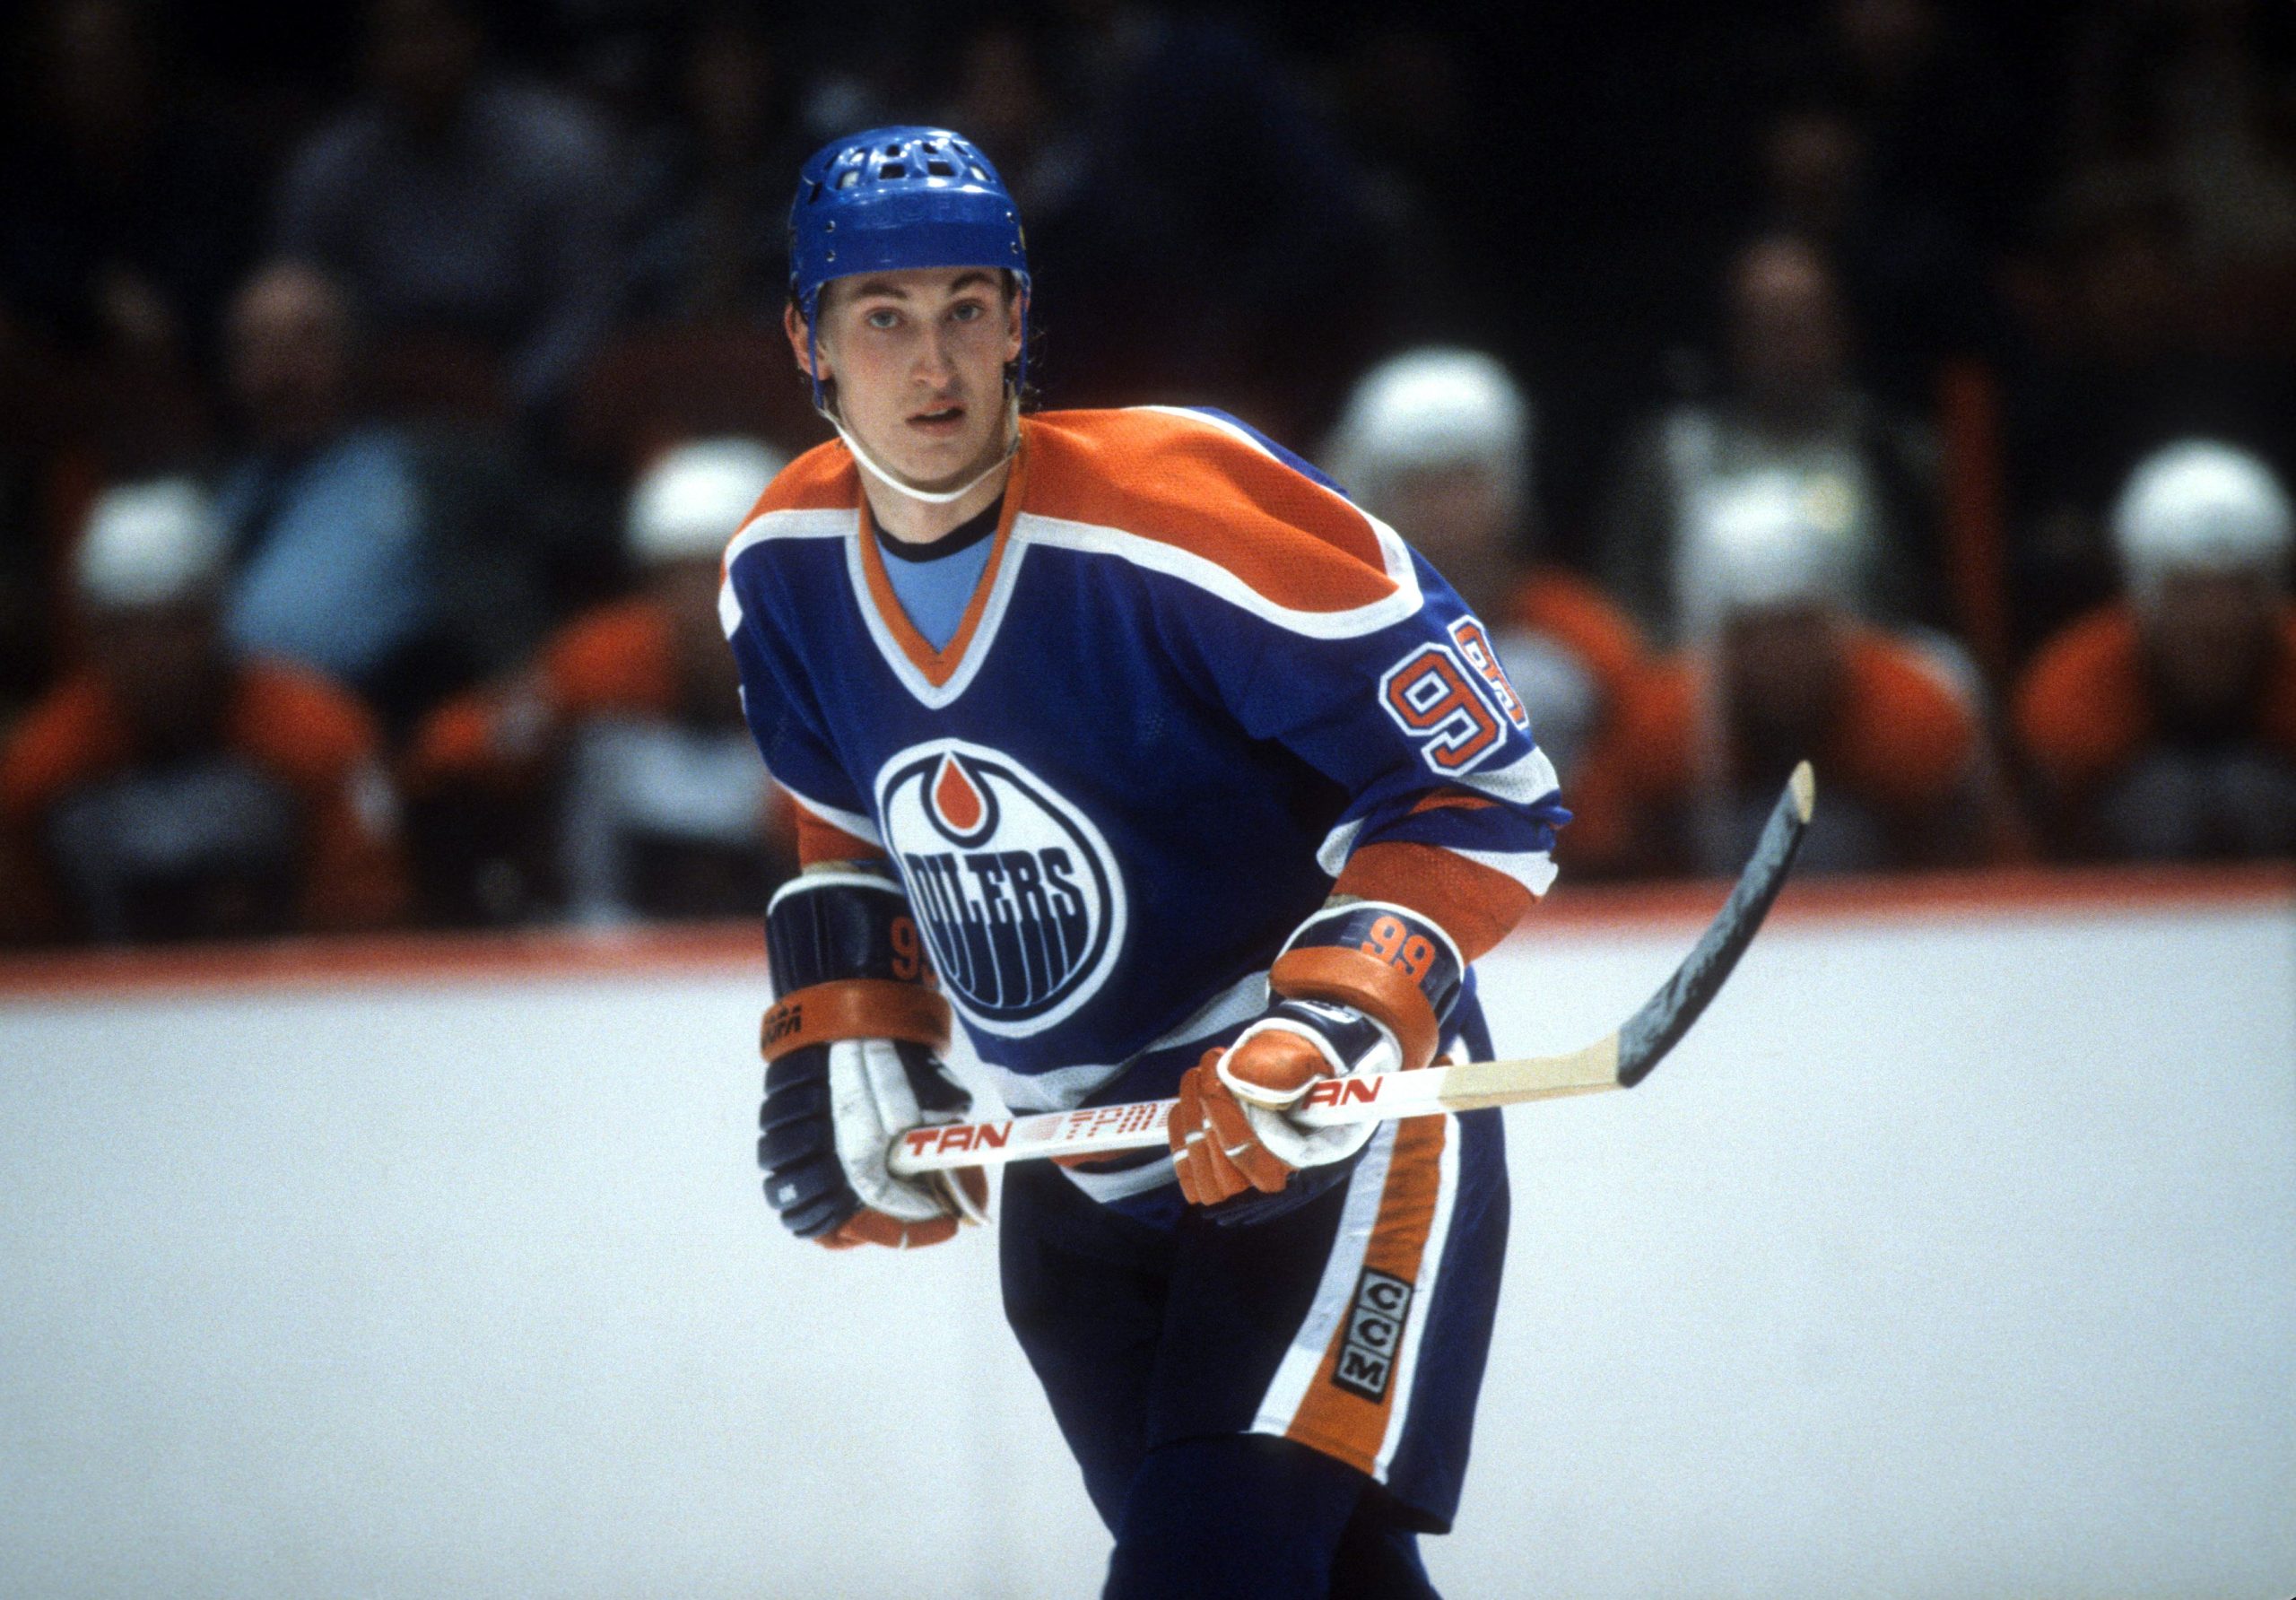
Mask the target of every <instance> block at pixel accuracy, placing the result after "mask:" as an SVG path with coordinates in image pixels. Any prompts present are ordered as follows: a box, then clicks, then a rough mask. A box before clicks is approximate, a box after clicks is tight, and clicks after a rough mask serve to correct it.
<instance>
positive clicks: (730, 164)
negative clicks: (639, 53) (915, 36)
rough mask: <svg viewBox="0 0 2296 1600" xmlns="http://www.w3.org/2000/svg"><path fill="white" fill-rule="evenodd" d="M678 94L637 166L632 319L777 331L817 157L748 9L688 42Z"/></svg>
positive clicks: (708, 19) (707, 17) (696, 27)
mask: <svg viewBox="0 0 2296 1600" xmlns="http://www.w3.org/2000/svg"><path fill="white" fill-rule="evenodd" d="M675 88H676V104H675V111H674V116H673V117H672V118H671V119H670V120H669V121H668V122H667V124H666V125H665V126H662V127H661V128H659V129H657V130H656V131H655V132H653V133H652V134H651V135H648V136H647V137H646V138H645V139H644V141H643V142H642V143H641V144H640V146H639V151H638V152H637V156H636V159H635V161H634V162H633V166H634V169H635V175H634V178H633V181H632V184H631V192H632V194H633V196H635V198H634V200H633V202H632V212H633V218H634V223H633V233H632V242H631V251H630V259H629V264H628V270H627V274H626V277H625V292H624V297H623V300H624V309H625V310H626V312H627V313H628V314H629V315H631V316H634V317H642V318H650V319H656V320H664V321H711V320H738V319H744V318H747V319H751V320H761V321H764V322H768V323H770V322H773V321H775V320H777V319H778V317H779V314H780V309H781V302H782V300H783V299H784V298H785V297H786V296H787V292H788V286H789V268H788V263H787V254H786V252H787V246H786V241H785V237H784V236H785V235H786V234H787V215H788V209H789V187H790V184H791V182H792V181H793V175H794V174H795V173H796V170H797V167H798V164H799V163H800V162H802V161H804V158H805V157H806V155H807V154H809V153H810V151H809V150H808V148H807V147H806V145H805V144H804V135H802V134H800V133H799V132H798V131H797V130H796V126H795V108H794V106H793V104H792V102H791V97H790V94H789V91H788V89H787V86H786V85H785V84H784V83H783V81H782V75H781V70H780V63H779V61H778V58H777V55H776V50H775V44H774V39H773V37H772V36H771V35H770V33H769V32H768V31H767V30H766V29H765V27H764V25H763V24H762V22H761V21H760V19H759V18H758V16H757V15H756V14H755V13H753V12H752V11H750V10H748V9H747V8H744V7H737V6H725V5H713V6H711V7H709V9H707V10H705V11H703V12H702V13H700V15H699V16H698V17H696V18H695V19H694V21H693V22H692V23H691V27H690V29H689V30H688V31H687V35H686V39H685V42H684V48H683V51H682V52H681V54H680V56H679V57H678V60H677V83H676V85H675ZM959 126H968V125H964V124H960V125H959ZM974 136H975V137H976V138H978V137H981V136H982V135H979V134H978V133H975V134H974Z"/></svg>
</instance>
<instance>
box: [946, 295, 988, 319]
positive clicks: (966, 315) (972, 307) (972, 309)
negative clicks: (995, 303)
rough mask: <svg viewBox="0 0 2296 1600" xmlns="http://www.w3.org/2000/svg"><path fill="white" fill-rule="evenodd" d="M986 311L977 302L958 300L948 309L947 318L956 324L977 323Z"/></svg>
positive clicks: (985, 308)
mask: <svg viewBox="0 0 2296 1600" xmlns="http://www.w3.org/2000/svg"><path fill="white" fill-rule="evenodd" d="M987 309H988V308H987V307H986V306H984V305H982V304H981V303H980V302H979V301H978V300H960V301H958V302H957V303H956V304H955V305H953V306H952V307H950V308H949V316H950V318H951V319H952V320H953V321H956V322H978V321H979V320H980V319H981V317H983V316H984V315H986V314H987Z"/></svg>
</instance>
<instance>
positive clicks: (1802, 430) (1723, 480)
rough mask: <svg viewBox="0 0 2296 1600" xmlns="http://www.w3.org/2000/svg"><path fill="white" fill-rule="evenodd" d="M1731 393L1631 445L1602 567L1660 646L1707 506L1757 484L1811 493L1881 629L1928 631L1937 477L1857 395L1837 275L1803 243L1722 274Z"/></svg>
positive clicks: (1771, 242) (1752, 252) (1677, 619)
mask: <svg viewBox="0 0 2296 1600" xmlns="http://www.w3.org/2000/svg"><path fill="white" fill-rule="evenodd" d="M1728 295H1729V302H1728V308H1727V319H1728V328H1727V337H1726V347H1727V357H1728V371H1727V384H1726V389H1725V391H1724V393H1723V394H1722V395H1721V396H1718V398H1716V399H1714V400H1711V401H1706V402H1694V403H1691V404H1683V405H1681V406H1678V407H1676V408H1675V409H1674V410H1672V411H1670V412H1668V413H1665V414H1664V415H1663V416H1661V417H1660V418H1658V419H1657V421H1656V422H1654V423H1653V424H1652V425H1651V426H1649V427H1648V429H1646V430H1645V431H1644V432H1643V434H1642V435H1641V437H1639V439H1636V440H1635V441H1634V442H1633V443H1632V445H1631V447H1630V449H1629V452H1628V456H1627V458H1626V461H1625V464H1624V470H1623V473H1622V476H1621V479H1620V482H1619V483H1618V486H1617V489H1616V491H1615V493H1614V496H1613V505H1612V511H1611V518H1610V525H1609V526H1608V528H1607V529H1606V531H1605V551H1604V555H1603V561H1602V567H1603V571H1604V574H1605V578H1607V579H1608V582H1609V586H1610V588H1611V591H1612V592H1613V594H1615V595H1616V596H1618V597H1619V598H1620V599H1621V600H1622V602H1623V603H1624V604H1626V605H1627V606H1628V607H1629V608H1630V609H1631V611H1632V612H1633V613H1635V614H1636V615H1637V617H1639V619H1640V621H1641V622H1643V624H1644V625H1645V626H1646V627H1648V629H1649V630H1651V631H1652V632H1653V633H1655V634H1657V636H1659V637H1661V638H1663V639H1671V640H1680V639H1684V638H1686V637H1688V633H1687V629H1686V623H1687V621H1688V619H1687V618H1686V616H1685V614H1684V605H1685V604H1686V601H1687V599H1688V598H1689V596H1691V595H1692V592H1693V591H1694V589H1695V587H1696V586H1697V584H1698V581H1699V579H1698V573H1699V569H1700V566H1701V564H1702V563H1704V562H1705V561H1707V560H1708V559H1709V552H1705V551H1704V550H1702V549H1701V548H1700V542H1699V536H1700V530H1702V529H1706V528H1710V527H1713V526H1718V525H1717V524H1716V522H1715V520H1714V519H1713V517H1710V516H1709V514H1708V508H1709V506H1710V504H1711V503H1712V502H1713V501H1715V500H1717V499H1718V498H1720V497H1725V496H1727V495H1728V494H1730V493H1731V492H1732V491H1733V490H1734V488H1735V486H1737V485H1740V484H1742V483H1745V482H1746V481H1748V480H1749V479H1751V478H1753V477H1755V476H1757V475H1760V474H1775V473H1779V472H1790V473H1793V474H1797V475H1798V476H1800V477H1801V478H1802V479H1804V480H1805V481H1806V482H1807V483H1810V484H1811V485H1812V486H1813V488H1812V492H1813V496H1814V498H1815V499H1816V500H1817V501H1818V502H1819V504H1820V507H1821V508H1822V509H1821V510H1820V512H1819V513H1818V514H1819V515H1822V517H1823V518H1824V519H1825V521H1826V522H1827V523H1828V524H1829V525H1830V531H1829V535H1828V536H1829V537H1830V538H1831V539H1832V540H1834V541H1836V542H1838V543H1839V544H1840V545H1841V546H1842V547H1843V554H1844V556H1845V557H1846V561H1845V563H1844V578H1845V581H1846V582H1847V584H1848V590H1847V593H1846V594H1845V595H1844V596H1843V598H1844V600H1845V601H1846V603H1847V604H1848V605H1849V606H1850V608H1851V609H1852V610H1853V611H1855V612H1857V613H1859V614H1861V615H1864V616H1866V617H1868V618H1871V619H1874V620H1876V621H1887V622H1914V621H1918V622H1926V623H1935V622H1938V621H1939V620H1941V615H1942V612H1943V601H1942V599H1941V597H1940V590H1941V583H1940V576H1939V561H1938V557H1937V554H1936V543H1937V530H1936V511H1935V485H1934V483H1933V479H1934V476H1935V467H1934V464H1933V460H1932V455H1933V452H1932V449H1931V447H1930V445H1929V442H1928V440H1927V439H1926V437H1925V435H1924V434H1923V432H1922V431H1921V430H1918V429H1917V428H1915V427H1914V426H1913V425H1912V424H1911V423H1910V422H1907V421H1905V420H1903V419H1901V418H1899V417H1897V416H1894V415H1892V414H1891V413H1889V412H1887V411H1886V410H1884V409H1883V407H1881V406H1879V405H1878V404H1875V403H1874V401H1873V400H1871V399H1870V398H1869V397H1868V396H1865V394H1863V393H1861V392H1860V391H1859V390H1858V389H1857V387H1856V386H1855V384H1854V383H1853V381H1852V379H1851V377H1850V373H1849V364H1848V363H1849V347H1850V334H1849V329H1848V326H1847V324H1846V321H1845V318H1844V316H1843V311H1842V306H1841V300H1840V295H1839V291H1838V288H1837V285H1836V283H1835V280H1834V274H1833V271H1832V269H1831V267H1830V266H1829V265H1828V264H1827V262H1826V260H1825V258H1824V257H1823V256H1822V255H1821V254H1820V253H1819V251H1818V250H1817V249H1816V248H1813V246H1812V245H1810V244H1809V243H1807V242H1806V241H1805V240H1802V239H1794V238H1788V237H1773V238H1768V239H1760V240H1757V241H1756V242H1754V243H1753V244H1752V245H1750V246H1748V247H1747V248H1745V249H1744V251H1743V252H1742V253H1741V254H1740V255H1739V257H1738V258H1737V260H1736V261H1735V264H1734V265H1733V266H1732V269H1731V273H1730V279H1729V285H1728Z"/></svg>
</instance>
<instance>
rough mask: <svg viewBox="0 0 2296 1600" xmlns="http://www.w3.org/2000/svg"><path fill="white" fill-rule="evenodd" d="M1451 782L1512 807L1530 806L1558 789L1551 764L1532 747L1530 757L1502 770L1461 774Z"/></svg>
mask: <svg viewBox="0 0 2296 1600" xmlns="http://www.w3.org/2000/svg"><path fill="white" fill-rule="evenodd" d="M1451 781H1452V782H1454V783H1457V784H1459V785H1462V786H1463V787H1466V788H1470V789H1477V790H1480V791H1481V792H1482V793H1483V794H1486V795H1490V796H1493V797H1494V798H1497V799H1500V800H1505V801H1508V802H1509V803H1510V804H1515V805H1530V804H1535V803H1536V802H1538V801H1541V800H1544V799H1545V798H1546V797H1547V796H1549V795H1552V794H1553V793H1554V792H1555V790H1556V789H1558V788H1560V787H1561V783H1560V782H1559V780H1558V779H1557V778H1556V777H1555V774H1554V763H1553V762H1552V761H1549V760H1547V758H1546V752H1545V751H1544V750H1541V749H1540V748H1539V747H1538V746H1537V745H1535V744H1534V745H1532V746H1531V750H1530V753H1529V754H1527V755H1524V756H1518V757H1517V758H1516V759H1515V760H1514V761H1509V763H1508V764H1507V765H1505V766H1503V767H1499V768H1495V769H1490V770H1479V771H1474V772H1461V773H1458V774H1457V775H1456V776H1455V777H1454V778H1452V779H1451Z"/></svg>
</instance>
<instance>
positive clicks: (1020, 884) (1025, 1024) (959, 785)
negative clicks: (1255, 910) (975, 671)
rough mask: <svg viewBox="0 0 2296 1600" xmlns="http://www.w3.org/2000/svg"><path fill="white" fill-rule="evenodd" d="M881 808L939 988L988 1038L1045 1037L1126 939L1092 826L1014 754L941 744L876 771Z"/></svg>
mask: <svg viewBox="0 0 2296 1600" xmlns="http://www.w3.org/2000/svg"><path fill="white" fill-rule="evenodd" d="M877 815H878V818H879V819H880V822H881V823H882V826H883V831H884V839H885V844H886V847H887V848H889V849H891V851H892V853H893V857H894V859H895V860H896V861H898V862H899V863H900V871H901V876H902V878H903V879H904V880H905V881H906V883H907V884H908V886H909V908H910V909H911V910H913V911H914V912H915V913H916V915H917V925H918V927H919V928H920V929H922V930H923V932H924V934H925V937H926V944H927V946H928V947H929V948H930V950H931V951H932V954H933V967H934V970H935V972H937V973H938V974H939V975H940V978H941V984H942V987H944V989H945V990H946V991H947V992H948V995H949V997H950V998H951V1000H952V1001H953V1002H954V1003H955V1004H956V1005H957V1007H958V1008H959V1009H960V1010H961V1011H962V1012H963V1013H965V1015H966V1017H967V1019H968V1020H969V1021H970V1022H972V1023H974V1024H975V1025H976V1026H978V1027H979V1028H981V1029H983V1030H986V1031H987V1032H990V1033H996V1034H1002V1035H1005V1036H1006V1037H1011V1038H1019V1037H1022V1036H1025V1035H1028V1034H1031V1033H1039V1032H1042V1031H1043V1030H1045V1029H1047V1028H1049V1027H1052V1026H1053V1025H1054V1024H1055V1023H1057V1022H1060V1021H1061V1020H1062V1019H1064V1018H1065V1017H1068V1016H1070V1015H1072V1014H1074V1012H1075V1011H1076V1009H1077V1008H1078V1007H1079V1006H1081V1005H1083V1004H1084V1003H1085V1002H1086V1001H1088V1000H1090V999H1091V997H1092V996H1093V995H1094V994H1096V993H1097V992H1098V991H1099V989H1100V986H1101V984H1102V983H1104V982H1106V981H1107V978H1108V975H1109V971H1110V970H1112V969H1113V968H1114V966H1115V964H1116V958H1117V953H1118V951H1119V949H1121V947H1122V946H1123V943H1124V925H1125V894H1124V878H1123V874H1121V873H1120V872H1119V871H1118V867H1117V863H1116V857H1115V855H1114V854H1113V853H1112V852H1111V851H1110V850H1109V847H1108V841H1107V840H1106V839H1102V838H1101V837H1100V830H1099V829H1098V828H1096V827H1094V826H1093V825H1092V822H1091V818H1090V817H1087V816H1086V815H1085V814H1084V813H1083V811H1082V810H1081V809H1080V808H1079V807H1077V806H1076V805H1074V804H1072V803H1070V802H1069V801H1068V800H1067V799H1066V798H1065V796H1062V795H1061V794H1060V793H1059V791H1057V790H1056V789H1055V788H1053V787H1052V786H1051V785H1049V784H1048V783H1046V782H1045V781H1044V780H1043V779H1042V778H1039V777H1038V776H1037V775H1036V774H1035V773H1034V772H1031V770H1029V769H1028V768H1027V767H1025V766H1023V765H1022V763H1021V762H1020V761H1016V760H1014V759H1013V757H1011V756H1009V755H1006V754H1005V753H1004V752H1001V751H996V750H991V749H989V748H987V746H985V745H979V744H969V743H964V742H963V741H961V740H956V739H936V740H935V741H933V742H932V743H927V744H917V745H911V746H910V747H909V749H907V750H904V751H902V752H900V754H898V755H896V756H894V757H893V758H892V759H891V761H887V762H886V763H885V764H884V766H883V768H882V769H881V770H880V771H879V774H878V778H877Z"/></svg>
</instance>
